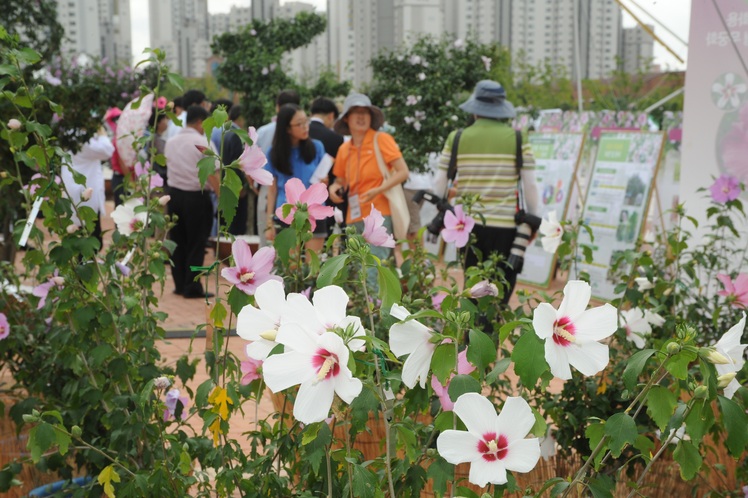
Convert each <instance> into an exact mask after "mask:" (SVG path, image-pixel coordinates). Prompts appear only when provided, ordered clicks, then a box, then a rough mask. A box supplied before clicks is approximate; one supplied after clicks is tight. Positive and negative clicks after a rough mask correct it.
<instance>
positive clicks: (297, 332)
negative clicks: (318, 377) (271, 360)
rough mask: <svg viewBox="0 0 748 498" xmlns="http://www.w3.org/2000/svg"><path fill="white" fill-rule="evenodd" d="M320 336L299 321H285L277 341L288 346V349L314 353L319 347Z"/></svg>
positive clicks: (276, 338)
mask: <svg viewBox="0 0 748 498" xmlns="http://www.w3.org/2000/svg"><path fill="white" fill-rule="evenodd" d="M318 338H319V336H318V335H317V334H315V333H314V332H310V331H309V330H308V329H306V328H304V327H302V326H301V325H299V324H298V323H284V324H283V325H281V326H280V328H279V329H278V335H277V336H276V337H275V342H278V343H280V344H283V345H284V346H286V350H288V349H289V348H290V349H292V350H294V351H300V352H302V353H305V354H307V355H312V354H314V352H315V351H317V349H318V348H319V345H318V342H317V339H318Z"/></svg>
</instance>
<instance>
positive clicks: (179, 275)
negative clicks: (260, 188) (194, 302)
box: [164, 106, 220, 298]
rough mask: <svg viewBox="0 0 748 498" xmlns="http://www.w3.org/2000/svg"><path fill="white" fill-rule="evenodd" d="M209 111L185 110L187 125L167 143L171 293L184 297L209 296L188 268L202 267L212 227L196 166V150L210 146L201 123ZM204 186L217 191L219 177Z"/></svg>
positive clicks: (209, 206)
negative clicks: (171, 218) (173, 245)
mask: <svg viewBox="0 0 748 498" xmlns="http://www.w3.org/2000/svg"><path fill="white" fill-rule="evenodd" d="M207 117H208V111H206V110H205V109H204V108H203V107H200V106H191V107H189V108H188V109H187V119H186V126H185V127H184V128H182V130H180V131H179V133H177V134H176V135H175V136H174V137H173V138H171V139H169V141H167V142H166V149H165V150H164V155H165V156H166V166H167V167H166V174H167V179H168V182H169V187H170V191H169V195H170V196H171V199H170V200H169V204H168V209H169V214H170V215H172V216H175V215H176V216H177V217H178V218H177V221H176V225H175V226H174V228H172V230H171V232H170V234H169V235H170V238H171V240H173V241H174V242H175V243H176V244H177V248H176V249H175V250H174V254H172V256H171V260H172V262H173V265H172V269H171V273H172V277H173V279H174V292H175V293H176V294H179V295H181V296H184V297H185V298H199V297H211V296H212V294H210V293H206V292H205V290H204V289H203V286H202V284H201V283H200V281H199V280H197V281H195V279H196V278H197V277H198V276H199V272H193V271H192V270H190V267H191V266H203V261H204V259H205V244H206V242H207V241H208V237H209V235H210V228H211V226H212V224H213V204H212V203H211V199H210V193H209V191H208V189H205V190H203V188H202V187H201V186H200V180H199V178H198V174H197V173H198V170H197V163H198V161H200V159H202V158H203V153H202V152H200V150H199V149H198V147H203V148H208V147H210V144H209V142H208V139H207V138H206V137H205V133H204V131H203V121H204V120H205V119H206V118H207ZM207 183H208V184H207V187H209V188H210V189H211V190H212V191H213V192H218V191H219V186H220V182H219V179H218V175H216V174H213V175H211V176H209V177H208V182H207Z"/></svg>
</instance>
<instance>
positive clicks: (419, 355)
mask: <svg viewBox="0 0 748 498" xmlns="http://www.w3.org/2000/svg"><path fill="white" fill-rule="evenodd" d="M434 349H436V347H435V346H434V345H433V344H430V343H428V342H426V343H422V344H421V345H420V346H419V347H417V348H416V349H415V351H413V352H412V353H410V355H409V356H408V359H406V360H405V363H404V364H403V371H402V374H401V375H402V379H403V384H405V385H406V386H408V387H409V388H410V389H413V388H414V387H415V385H416V382H417V381H419V379H420V384H421V387H422V388H424V389H425V388H426V380H427V379H428V377H429V369H430V368H431V358H432V357H433V356H434Z"/></svg>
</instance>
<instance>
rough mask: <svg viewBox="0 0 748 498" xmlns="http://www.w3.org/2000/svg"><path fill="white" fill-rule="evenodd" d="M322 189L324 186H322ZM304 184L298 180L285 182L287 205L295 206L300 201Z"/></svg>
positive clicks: (292, 179)
mask: <svg viewBox="0 0 748 498" xmlns="http://www.w3.org/2000/svg"><path fill="white" fill-rule="evenodd" d="M323 187H324V185H323ZM305 190H306V189H305V188H304V183H302V181H301V180H299V179H298V178H291V179H290V180H288V181H287V182H286V202H288V203H289V204H296V203H297V202H300V201H301V196H302V194H304V191H305Z"/></svg>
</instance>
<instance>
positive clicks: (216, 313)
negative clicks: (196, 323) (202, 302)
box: [210, 303, 228, 327]
mask: <svg viewBox="0 0 748 498" xmlns="http://www.w3.org/2000/svg"><path fill="white" fill-rule="evenodd" d="M227 316H228V312H227V311H226V307H225V306H224V305H223V304H221V303H216V305H215V306H213V310H212V311H211V312H210V319H211V320H213V323H215V325H216V327H223V322H224V320H226V317H227Z"/></svg>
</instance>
